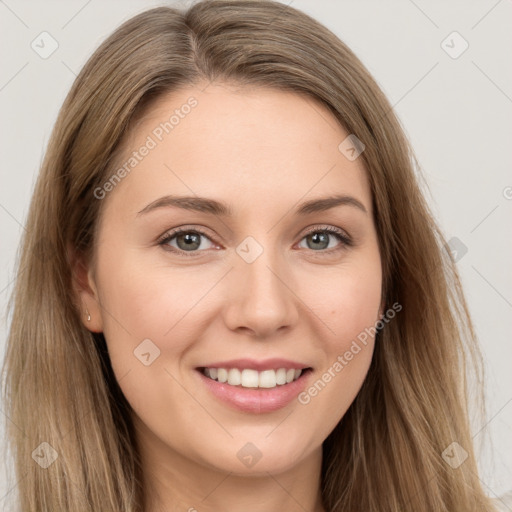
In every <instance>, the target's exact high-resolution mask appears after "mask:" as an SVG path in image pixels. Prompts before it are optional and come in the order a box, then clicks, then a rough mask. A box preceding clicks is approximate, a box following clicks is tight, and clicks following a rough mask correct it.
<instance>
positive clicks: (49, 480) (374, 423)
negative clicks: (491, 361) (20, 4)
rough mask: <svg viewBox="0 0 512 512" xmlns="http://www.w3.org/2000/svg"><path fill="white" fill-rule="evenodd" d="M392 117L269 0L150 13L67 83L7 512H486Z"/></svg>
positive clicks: (441, 267)
mask: <svg viewBox="0 0 512 512" xmlns="http://www.w3.org/2000/svg"><path fill="white" fill-rule="evenodd" d="M413 162H415V158H414V155H413V152H412V150H411V148H410V146H409V144H408V142H407V140H406V138H405V136H404V134H403V132H402V130H401V127H400V125H399V122H398V120H397V119H396V117H395V115H394V113H393V111H392V108H391V106H390V105H389V103H388V101H387V100H386V98H385V97H384V96H383V94H382V92H381V91H380V90H379V88H378V86H377V85H376V83H375V81H374V80H373V79H372V77H371V76H370V75H369V73H368V71H367V70H366V69H365V68H364V67H363V65H362V64H361V62H360V61H359V60H358V59H357V58H356V57H355V56H354V54H353V53H352V52H351V51H350V50H349V49H348V48H347V47H346V46H345V45H344V44H343V43H342V42H341V41H340V40H339V39H338V38H337V37H336V36H334V35H333V34H332V33H331V32H329V31H328V30H327V29H326V28H325V27H323V26H321V25H319V24H318V23H317V22H315V21H314V20H312V19H311V18H309V17H308V16H306V15H305V14H303V13H301V12H299V11H297V10H295V9H293V8H290V7H287V6H285V5H283V4H278V3H273V2H267V1H216V0H214V1H209V2H200V3H197V4H196V5H194V6H192V7H191V8H190V9H189V10H187V11H186V12H180V11H177V10H175V9H171V8H157V9H152V10H149V11H147V12H145V13H142V14H140V15H138V16H135V17H134V18H132V19H131V20H129V21H128V22H126V23H125V24H124V25H123V26H122V27H120V28H119V29H118V30H116V31H115V33H114V34H113V35H112V36H111V37H110V38H109V39H107V40H106V41H105V42H104V43H103V44H102V45H101V47H100V48H99V49H98V50H97V51H96V52H95V53H94V55H93V56H92V57H91V58H90V60H89V61H88V63H87V64H86V66H85V67H84V69H83V70H82V72H81V73H80V74H79V76H78V77H77V79H76V81H75V83H74V85H73V87H72V90H71V91H70V93H69V95H68V97H67V99H66V101H65V103H64V105H63V107H62V109H61V112H60V115H59V118H58V120H57V123H56V126H55V129H54V133H53V135H52V138H51V141H50V144H49V148H48V151H47V155H46V159H45V161H44V163H43V166H42V170H41V174H40V177H39V180H38V183H37V187H36V191H35V194H34V197H33V201H32V206H31V210H30V214H29V219H28V223H27V234H26V235H25V239H24V241H23V246H22V256H21V261H20V272H19V277H18V281H17V284H16V289H15V292H14V297H13V304H14V309H13V317H12V326H11V331H10V336H9V340H8V348H7V354H6V360H5V368H4V370H5V372H6V388H5V399H6V403H8V409H7V411H6V412H7V414H8V416H9V418H10V419H11V420H12V424H17V425H23V433H21V432H20V431H19V430H18V429H17V428H16V427H13V426H12V424H11V423H8V429H9V436H10V440H11V443H12V446H13V448H14V449H15V462H16V472H17V476H18V479H19V480H20V481H19V484H18V488H19V494H20V504H21V510H22V511H36V510H37V511H39V510H43V509H44V510H66V511H73V512H75V511H76V512H78V511H80V512H83V511H85V510H91V511H93V510H94V511H98V510H109V511H111V510H123V511H130V512H135V511H144V512H156V511H160V510H189V511H192V510H198V511H203V510H205V511H206V510H207V511H210V510H220V509H222V510H228V511H229V510H235V509H236V510H239V509H243V510H250V511H252V512H256V511H260V510H261V511H263V510H265V511H268V510H277V509H279V510H287V511H295V510H310V511H314V512H321V511H323V512H331V511H336V512H338V511H340V512H341V511H347V512H349V511H350V512H354V511H359V510H360V511H369V510H371V511H382V512H384V511H399V510H414V511H415V512H427V511H428V512H431V511H434V510H435V511H450V512H469V511H474V512H476V511H478V512H481V511H491V510H494V509H493V506H492V505H491V503H490V501H489V500H488V498H487V497H486V496H485V494H484V492H483V490H482V488H481V484H480V481H479V479H478V476H477V469H476V464H475V459H474V453H473V449H472V443H471V435H470V431H469V427H468V418H467V408H466V391H465V376H466V372H465V361H466V359H467V358H468V356H469V359H470V362H472V363H474V366H475V369H476V375H477V377H479V375H480V369H479V365H478V361H479V360H478V349H477V345H476V340H475V335H474V331H473V327H472V324H471V320H470V318H469V314H468V310H467V307H466V303H465V300H464V296H463V293H462V290H461V285H460V281H459V278H458V275H457V271H456V268H455V265H454V262H453V260H452V259H451V257H450V255H449V254H448V253H446V252H444V250H442V247H443V244H444V239H443V236H442V234H441V232H440V230H439V229H438V227H437V226H436V224H435V221H434V219H433V218H432V215H431V213H430V211H429V209H428V207H427V205H426V203H425V200H424V199H423V197H422V195H421V193H420V191H419V187H418V184H417V181H416V177H415V174H414V171H413Z"/></svg>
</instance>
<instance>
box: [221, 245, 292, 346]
mask: <svg viewBox="0 0 512 512" xmlns="http://www.w3.org/2000/svg"><path fill="white" fill-rule="evenodd" d="M229 274H230V275H229V279H228V282H227V283H226V285H227V287H228V289H227V290H226V304H225V309H224V318H225V322H226V325H227V326H228V327H229V328H230V329H231V330H233V331H239V332H243V331H247V333H249V334H250V335H251V336H253V337H256V338H269V337H271V336H272V335H273V333H274V332H277V331H278V330H286V329H289V328H290V327H292V326H293V325H294V324H295V323H296V322H297V320H298V318H299V308H300V299H299V298H298V297H297V295H296V294H295V293H294V288H295V287H294V283H293V276H292V272H290V268H289V267H287V265H286V262H283V261H280V262H278V260H277V258H275V257H273V256H272V254H271V250H270V249H268V250H267V249H265V250H264V251H263V253H262V254H261V255H260V256H259V257H258V258H257V259H256V260H255V261H253V262H252V263H248V262H246V261H244V260H243V259H242V258H239V257H238V255H235V263H234V268H233V270H232V271H231V272H230V273H229Z"/></svg>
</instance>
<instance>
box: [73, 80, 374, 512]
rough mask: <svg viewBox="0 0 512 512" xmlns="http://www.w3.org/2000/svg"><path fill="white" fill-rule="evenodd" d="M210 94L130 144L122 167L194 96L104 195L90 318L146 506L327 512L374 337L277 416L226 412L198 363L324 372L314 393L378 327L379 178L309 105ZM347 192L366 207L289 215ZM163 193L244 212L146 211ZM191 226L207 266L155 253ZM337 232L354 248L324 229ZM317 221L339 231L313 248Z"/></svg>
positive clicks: (323, 112)
mask: <svg viewBox="0 0 512 512" xmlns="http://www.w3.org/2000/svg"><path fill="white" fill-rule="evenodd" d="M205 86H206V84H200V85H198V86H196V87H188V88H186V89H182V90H180V91H177V92H173V93H172V94H170V95H167V96H165V97H163V98H160V100H159V101H158V102H157V103H156V104H155V105H153V106H152V108H151V109H150V110H149V111H148V112H146V114H145V116H144V117H143V118H142V119H141V121H140V122H139V123H138V124H137V125H136V127H135V128H134V130H133V131H132V133H131V135H130V137H129V138H128V139H127V141H126V143H125V145H124V149H125V151H124V153H123V158H124V160H126V158H128V157H129V155H130V154H131V152H132V151H134V150H136V149H138V148H140V146H142V145H143V144H144V142H145V141H146V140H147V137H148V135H151V133H152V131H153V130H154V129H155V127H156V126H158V125H159V123H160V122H162V121H165V120H167V119H169V115H170V114H169V113H172V111H174V110H175V109H176V108H180V106H181V105H183V104H185V103H186V102H187V99H188V98H190V97H191V96H193V97H194V98H195V99H196V100H197V102H198V104H197V106H196V107H194V108H193V109H191V112H190V113H189V114H188V115H187V116H185V117H184V118H183V119H180V122H179V125H177V126H175V127H174V129H173V130H172V132H170V133H169V134H166V135H165V136H164V137H163V139H162V141H161V142H159V143H158V144H157V146H156V147H155V148H154V149H152V150H151V151H150V152H149V154H148V155H147V156H146V157H144V158H143V159H142V161H141V162H139V163H138V164H137V166H136V167H135V168H134V169H133V170H132V171H131V172H130V173H129V174H128V175H127V176H126V177H124V178H123V179H122V180H121V182H120V183H118V184H117V185H116V186H115V187H114V189H113V190H111V191H110V192H108V194H107V195H106V197H105V198H104V199H102V201H104V203H103V204H102V207H103V211H102V214H101V218H100V223H99V226H98V231H97V244H96V247H95V255H94V256H95V257H94V264H91V265H89V266H86V267H85V270H84V275H83V276H81V282H85V283H86V284H85V285H83V286H82V288H81V290H80V298H81V301H82V303H83V304H84V307H86V308H87V310H88V312H89V314H90V315H91V319H90V321H88V320H87V315H86V314H84V320H83V321H84V324H85V325H86V326H87V328H88V329H89V330H91V331H94V332H101V331H102V332H103V333H104V335H105V338H106V340H107V345H108V349H109V353H110V357H111V361H112V366H113V369H114V372H115V375H116V378H117V379H118V381H119V385H120V387H121V389H122V391H123V393H124V394H125V396H126V398H127V400H128V402H129V403H130V404H131V406H132V408H133V411H134V413H133V421H134V424H135V427H136V431H137V438H138V441H139V444H140V449H141V455H142V460H143V466H144V471H145V485H146V489H148V495H149V498H150V499H149V501H148V504H147V511H148V512H157V511H159V510H167V511H170V510H183V511H187V510H190V511H192V510H197V511H201V512H203V511H205V512H209V511H212V512H213V511H218V510H223V511H226V512H235V511H239V510H247V511H250V512H260V511H261V512H263V511H264V512H268V511H269V510H286V511H290V512H295V511H297V512H298V511H301V512H303V511H304V510H307V511H314V512H321V511H323V508H322V504H321V499H320V491H319V486H320V470H321V460H322V454H321V449H322V442H323V441H324V440H325V439H326V437H327V436H328V435H329V433H330V432H331V431H332V430H333V428H334V427H335V426H336V424H337V423H338V422H339V420H340V419H341V418H342V417H343V415H344V413H345V412H346V410H347V409H348V407H349V406H350V404H351V403H352V402H353V400H354V398H355V396H356V395H357V393H358V391H359V389H360V387H361V385H362V383H363V380H364V378H365V376H366V373H367V371H368V368H369V365H370V361H371V357H372V353H373V344H374V340H373V339H372V338H371V337H369V338H368V343H367V345H366V347H363V348H362V350H361V351H360V352H359V353H358V354H357V355H355V356H354V357H353V359H352V360H351V361H350V362H349V363H348V364H347V365H346V366H344V368H343V370H342V371H340V372H339V373H336V376H335V377H334V378H332V379H331V381H330V382H329V383H328V384H327V385H326V386H325V387H324V388H323V389H322V390H321V391H320V392H319V393H318V394H317V395H316V396H314V397H312V398H311V400H310V402H309V403H307V404H301V403H299V401H298V400H297V399H294V400H292V402H291V403H290V404H288V405H287V406H286V407H284V408H282V409H279V410H277V411H274V412H271V413H262V414H257V413H247V412H241V411H238V410H234V409H232V408H230V407H229V406H228V405H226V404H224V403H222V402H220V401H219V400H218V399H217V398H216V397H214V396H213V395H212V394H211V393H210V391H209V390H208V389H207V388H206V386H204V384H202V381H201V379H200V377H199V374H198V372H197V371H196V370H195V368H196V367H197V366H200V365H203V364H205V363H208V362H214V361H219V360H229V359H234V358H240V357H249V358H254V359H266V358H269V357H283V358H287V359H292V360H298V361H303V362H306V363H307V364H308V365H309V366H311V367H312V368H313V373H312V374H311V375H310V376H309V381H308V383H309V384H308V386H310V385H312V384H313V383H314V382H315V381H317V380H318V379H319V378H321V376H322V374H323V373H324V372H326V371H327V370H328V369H329V368H330V367H331V368H332V366H333V364H334V363H335V361H336V360H337V358H338V356H339V355H343V354H344V353H345V352H346V351H347V350H349V348H350V346H351V343H352V342H353V340H355V339H356V337H357V336H358V334H360V333H361V332H362V331H364V329H365V328H368V327H370V326H373V325H375V323H376V322H377V320H378V319H379V318H380V315H381V314H382V304H381V286H382V273H381V260H380V254H379V248H378V242H377V234H376V231H375V226H374V222H373V212H372V201H371V192H370V189H369V185H368V180H367V176H366V171H365V168H364V164H363V161H362V159H361V158H357V159H356V160H354V161H350V160H348V159H347V158H346V157H345V156H344V155H343V154H342V153H341V152H340V151H339V150H338V145H339V144H340V142H341V141H343V140H344V139H345V138H346V137H347V135H348V132H346V131H344V130H343V129H342V128H341V127H340V126H339V124H338V123H337V122H336V120H335V118H334V117H333V116H332V114H330V112H329V111H328V110H327V109H326V108H325V107H323V106H322V105H320V104H319V103H317V102H315V101H313V100H312V99H310V98H307V97H304V96H301V95H298V94H295V93H289V92H283V91H277V90H272V89H268V88H255V89H248V88H237V87H235V86H233V85H227V84H219V83H217V84H210V85H209V86H208V87H206V88H205ZM202 89H204V91H202ZM123 158H121V159H120V162H121V161H123ZM334 193H337V194H345V195H349V196H352V197H354V198H356V199H357V200H358V201H360V202H361V203H362V204H363V205H364V207H365V208H366V210H367V212H366V213H365V212H363V211H361V210H359V209H358V208H355V207H353V206H350V205H342V206H337V207H335V208H332V209H329V210H326V211H323V212H317V213H312V214H309V215H306V216H298V215H296V214H295V213H294V210H295V208H296V207H297V205H298V203H299V202H303V201H306V200H310V199H316V198H322V197H327V196H330V195H332V194H334ZM168 194H173V195H188V196H196V195H197V196H202V197H208V198H213V199H216V200H218V201H223V202H225V203H227V204H228V205H229V207H230V208H231V209H232V211H233V216H232V217H227V216H217V215H212V214H209V213H205V212H194V211H190V210H185V209H181V208H176V207H162V208H158V209H154V210H152V211H151V212H148V213H145V214H138V212H140V211H141V210H143V209H144V208H145V207H146V206H147V205H149V204H150V203H152V202H153V201H155V200H157V199H158V198H160V197H162V196H165V195H168ZM179 226H186V228H189V229H190V230H193V229H194V228H202V229H203V230H204V231H205V232H206V233H207V236H203V237H201V238H200V240H201V245H200V246H199V248H194V251H195V253H197V255H196V256H195V257H194V256H193V257H187V254H186V253H185V249H184V247H185V248H186V245H185V244H184V243H183V240H181V242H180V243H179V245H178V239H177V238H176V237H175V238H174V239H173V240H172V241H170V242H168V243H167V250H166V247H164V246H162V245H159V244H158V239H159V237H161V236H162V235H164V234H165V233H166V232H168V231H170V230H171V229H173V228H176V227H179ZM329 226H333V227H338V228H339V229H341V230H343V232H344V233H346V234H348V235H349V236H350V237H351V239H352V240H353V242H354V243H353V245H352V246H345V245H344V244H343V242H341V241H340V240H338V239H337V238H336V236H335V235H332V234H328V233H325V232H323V231H322V229H325V227H329ZM316 227H318V231H320V232H321V233H320V234H322V233H324V236H327V239H326V241H325V242H322V241H320V242H318V241H317V242H316V244H317V245H315V242H314V241H312V240H311V237H308V236H307V234H308V233H307V232H306V231H307V228H316ZM248 236H251V237H253V238H254V239H255V240H256V241H257V242H258V243H259V245H260V246H261V247H262V248H263V253H262V254H261V255H260V256H259V257H258V258H257V259H256V260H255V261H254V262H253V263H250V264H249V263H247V262H246V261H245V260H244V259H243V258H242V257H240V256H239V254H238V253H237V252H236V248H237V247H238V246H239V245H240V244H241V242H242V241H243V240H244V239H245V238H246V237H248ZM322 243H323V245H322ZM169 246H171V250H169ZM194 247H197V245H196V246H194ZM172 248H174V250H175V251H176V252H172ZM180 248H181V249H182V251H181V254H179V251H180ZM337 249H338V250H337ZM184 253H185V254H184ZM84 309H85V308H84ZM145 339H150V340H151V341H152V343H154V344H155V345H156V346H157V347H158V349H159V350H160V356H159V357H157V358H156V359H155V360H154V361H153V362H152V363H151V364H150V365H149V366H145V365H144V364H142V363H141V362H140V360H139V359H138V358H137V357H134V350H135V349H136V348H137V346H138V345H139V344H140V343H141V342H142V340H145ZM331 372H332V370H331ZM247 442H251V443H252V444H253V445H255V446H256V447H257V449H258V450H259V452H260V453H261V458H260V460H259V461H258V462H257V463H256V464H255V465H254V466H252V467H246V466H245V465H244V464H242V463H241V461H240V460H239V458H238V457H237V452H238V451H239V450H240V449H241V448H242V447H243V446H244V445H246V443H247Z"/></svg>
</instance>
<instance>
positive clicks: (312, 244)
mask: <svg viewBox="0 0 512 512" xmlns="http://www.w3.org/2000/svg"><path fill="white" fill-rule="evenodd" d="M333 239H336V240H338V242H340V243H339V244H338V245H337V246H336V244H335V243H334V244H331V241H332V240H333ZM302 240H305V241H306V249H313V250H315V251H316V252H318V250H320V251H324V250H325V249H334V251H337V250H341V249H344V248H345V247H347V246H351V245H352V240H351V239H350V237H349V236H348V235H347V234H346V233H345V232H344V231H342V230H341V229H339V228H335V227H333V226H328V227H325V228H318V227H316V228H315V229H313V230H311V231H309V232H308V233H307V234H306V236H305V237H304V238H303V239H302ZM302 240H301V242H302ZM302 247H303V246H302ZM327 252H331V251H330V250H329V251H327Z"/></svg>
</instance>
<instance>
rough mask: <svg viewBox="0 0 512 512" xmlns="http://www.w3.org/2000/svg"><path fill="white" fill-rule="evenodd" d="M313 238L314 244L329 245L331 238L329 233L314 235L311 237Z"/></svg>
mask: <svg viewBox="0 0 512 512" xmlns="http://www.w3.org/2000/svg"><path fill="white" fill-rule="evenodd" d="M311 238H312V240H313V244H320V245H322V244H327V245H329V236H328V235H327V233H313V234H312V235H311ZM322 248H323V249H325V247H322Z"/></svg>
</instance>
